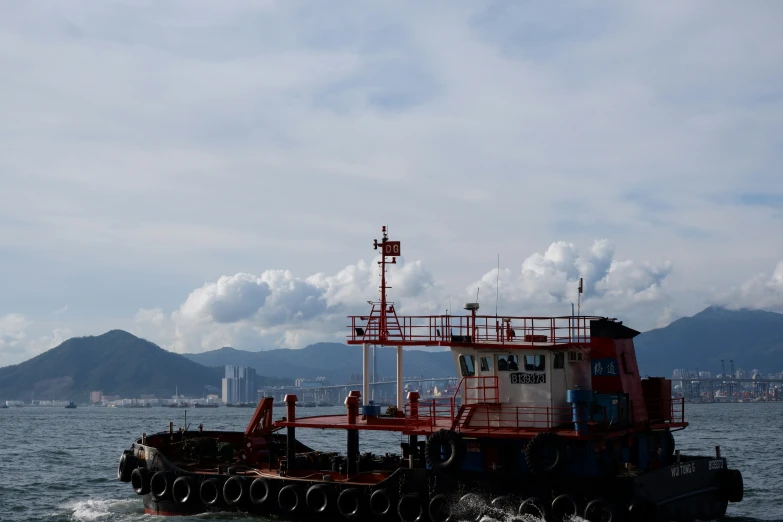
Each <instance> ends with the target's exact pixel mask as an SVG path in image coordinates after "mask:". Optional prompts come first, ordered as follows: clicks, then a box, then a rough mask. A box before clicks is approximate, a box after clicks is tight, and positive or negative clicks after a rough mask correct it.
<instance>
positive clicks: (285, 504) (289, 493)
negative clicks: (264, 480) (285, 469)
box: [277, 484, 302, 514]
mask: <svg viewBox="0 0 783 522" xmlns="http://www.w3.org/2000/svg"><path fill="white" fill-rule="evenodd" d="M277 505H278V507H279V508H280V511H282V512H283V513H289V514H290V513H296V511H297V510H298V509H299V507H300V506H301V505H302V492H301V491H300V489H299V487H298V486H296V485H294V484H288V485H287V486H283V487H282V488H280V492H279V493H278V494H277Z"/></svg>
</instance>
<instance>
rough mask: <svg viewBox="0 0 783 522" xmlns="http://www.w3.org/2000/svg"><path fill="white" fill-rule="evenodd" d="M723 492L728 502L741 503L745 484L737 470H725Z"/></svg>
mask: <svg viewBox="0 0 783 522" xmlns="http://www.w3.org/2000/svg"><path fill="white" fill-rule="evenodd" d="M723 476H724V479H723V480H724V491H726V497H727V498H728V499H729V502H742V498H743V497H744V496H745V483H744V481H743V480H742V473H740V470H738V469H727V470H726V472H725V473H724V475H723Z"/></svg>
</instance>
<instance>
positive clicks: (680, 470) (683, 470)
mask: <svg viewBox="0 0 783 522" xmlns="http://www.w3.org/2000/svg"><path fill="white" fill-rule="evenodd" d="M695 472H696V463H695V462H688V463H686V464H680V465H679V466H674V467H673V468H672V477H680V476H682V475H690V474H691V473H695Z"/></svg>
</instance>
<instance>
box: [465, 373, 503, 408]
mask: <svg viewBox="0 0 783 522" xmlns="http://www.w3.org/2000/svg"><path fill="white" fill-rule="evenodd" d="M460 392H463V394H462V396H461V398H462V401H461V403H462V404H466V405H468V404H487V403H491V404H495V403H497V402H499V392H498V377H497V375H471V376H467V377H463V378H462V379H460V381H459V384H458V385H457V389H456V390H454V400H455V401H456V400H457V399H458V398H460Z"/></svg>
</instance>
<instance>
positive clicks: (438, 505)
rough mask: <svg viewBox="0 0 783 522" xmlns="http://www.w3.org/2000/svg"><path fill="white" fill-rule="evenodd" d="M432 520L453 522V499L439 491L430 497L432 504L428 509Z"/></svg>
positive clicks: (433, 521)
mask: <svg viewBox="0 0 783 522" xmlns="http://www.w3.org/2000/svg"><path fill="white" fill-rule="evenodd" d="M427 514H429V516H430V520H431V522H451V519H452V512H451V501H450V500H449V498H448V497H447V496H446V495H444V494H443V493H439V494H437V495H435V496H434V497H432V498H431V499H430V506H429V509H428V510H427Z"/></svg>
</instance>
